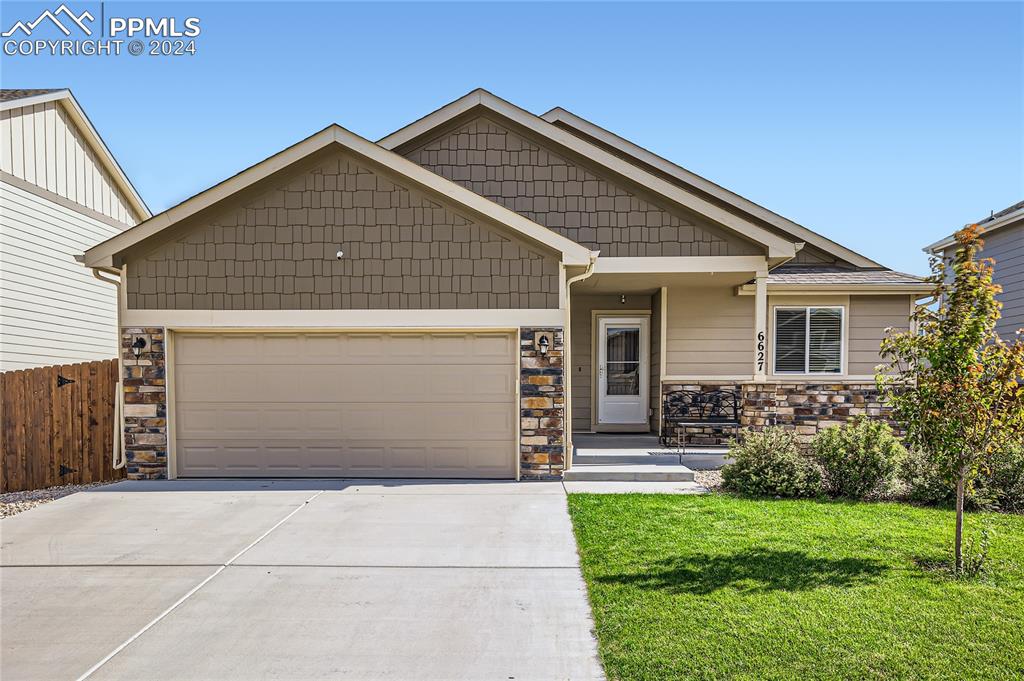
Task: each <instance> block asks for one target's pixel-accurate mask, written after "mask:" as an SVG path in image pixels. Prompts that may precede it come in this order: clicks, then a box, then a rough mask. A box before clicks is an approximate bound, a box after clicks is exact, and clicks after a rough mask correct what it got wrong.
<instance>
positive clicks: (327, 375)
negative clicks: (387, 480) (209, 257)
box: [172, 332, 518, 478]
mask: <svg viewBox="0 0 1024 681" xmlns="http://www.w3.org/2000/svg"><path fill="white" fill-rule="evenodd" d="M173 343H174V345H173V356H172V360H173V362H174V384H173V388H172V389H173V399H174V411H173V413H172V418H173V421H174V428H175V442H174V449H175V456H176V466H177V472H178V475H180V476H183V477H225V476H235V477H251V476H270V477H291V476H302V477H460V478H463V477H465V478H510V477H515V457H516V450H517V447H516V443H515V434H516V428H515V424H516V421H515V419H516V374H517V362H516V356H517V354H516V352H517V350H518V348H517V347H516V343H515V337H514V335H512V334H508V333H462V332H451V333H220V334H198V333H180V334H175V335H174V339H173Z"/></svg>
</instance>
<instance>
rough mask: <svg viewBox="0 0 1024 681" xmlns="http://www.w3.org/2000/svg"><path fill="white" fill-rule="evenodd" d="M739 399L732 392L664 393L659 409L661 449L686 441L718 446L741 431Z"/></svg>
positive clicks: (719, 390) (684, 443)
mask: <svg viewBox="0 0 1024 681" xmlns="http://www.w3.org/2000/svg"><path fill="white" fill-rule="evenodd" d="M739 405H740V396H739V393H738V392H737V391H735V390H721V389H716V390H673V391H672V392H668V393H665V395H664V398H663V403H662V409H661V433H660V440H661V444H662V446H663V447H668V446H670V445H671V444H672V440H673V439H674V444H675V446H676V448H682V447H685V446H686V444H687V443H688V442H690V443H692V444H700V445H718V444H722V441H723V440H727V439H729V438H731V437H733V436H735V435H736V434H737V433H739V429H740V406H739Z"/></svg>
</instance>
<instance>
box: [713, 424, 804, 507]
mask: <svg viewBox="0 0 1024 681" xmlns="http://www.w3.org/2000/svg"><path fill="white" fill-rule="evenodd" d="M730 448H731V452H730V455H731V456H732V457H733V458H734V459H735V462H734V463H731V464H729V465H727V466H725V467H724V468H723V469H722V483H723V486H724V487H725V489H727V490H730V491H733V492H739V493H741V494H749V495H754V496H773V497H814V496H819V495H820V494H821V493H822V479H821V469H820V468H819V467H818V465H817V464H816V463H815V462H814V461H812V460H810V459H809V458H807V457H805V456H803V455H801V454H800V451H799V448H798V447H797V442H796V438H795V437H794V436H793V433H792V432H790V431H788V430H784V429H783V428H780V427H774V428H766V429H765V430H763V431H752V430H747V431H744V432H743V433H742V434H741V435H740V437H739V438H738V439H736V440H733V441H732V442H731V443H730Z"/></svg>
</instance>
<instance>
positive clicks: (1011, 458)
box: [977, 443, 1024, 513]
mask: <svg viewBox="0 0 1024 681" xmlns="http://www.w3.org/2000/svg"><path fill="white" fill-rule="evenodd" d="M977 487H978V492H977V494H978V496H979V497H980V498H981V502H982V504H983V505H985V506H986V507H989V508H995V509H998V510H1000V511H1006V512H1009V513H1024V444H1021V443H1015V444H1009V445H1007V446H1006V447H1004V448H1003V449H1002V450H1001V451H1000V452H999V454H997V455H996V456H995V457H993V459H992V468H991V470H988V471H982V472H981V475H980V476H978V484H977Z"/></svg>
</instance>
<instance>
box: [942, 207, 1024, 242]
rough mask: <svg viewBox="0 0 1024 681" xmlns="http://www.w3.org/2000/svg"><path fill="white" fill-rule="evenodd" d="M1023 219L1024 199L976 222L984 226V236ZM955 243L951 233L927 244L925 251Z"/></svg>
mask: <svg viewBox="0 0 1024 681" xmlns="http://www.w3.org/2000/svg"><path fill="white" fill-rule="evenodd" d="M1021 220H1024V201H1018V202H1017V203H1015V204H1013V205H1012V206H1008V207H1007V208H1004V209H1002V210H1001V211H999V212H997V213H992V215H989V216H988V217H987V218H984V219H983V220H978V222H977V223H975V224H977V225H978V226H979V227H982V228H984V231H983V232H982V237H984V236H985V234H991V233H992V232H995V231H997V230H1000V229H1002V228H1003V227H1008V226H1009V225H1012V224H1014V223H1017V222H1019V221H1021ZM955 243H956V238H955V237H954V235H953V234H950V235H949V236H947V237H946V238H944V239H939V240H938V241H936V242H935V243H933V244H931V245H929V246H925V247H924V249H923V250H924V252H925V253H931V254H933V255H934V254H938V253H939V252H941V251H944V250H946V249H947V248H949V247H950V246H952V245H953V244H955Z"/></svg>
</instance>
